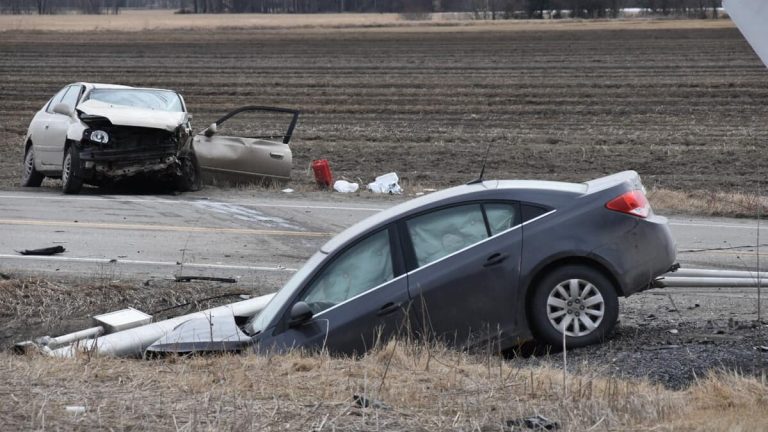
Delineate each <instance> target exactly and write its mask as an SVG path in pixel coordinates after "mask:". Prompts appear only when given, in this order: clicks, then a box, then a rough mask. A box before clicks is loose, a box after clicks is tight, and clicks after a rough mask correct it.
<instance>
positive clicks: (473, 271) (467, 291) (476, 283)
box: [400, 202, 523, 347]
mask: <svg viewBox="0 0 768 432" xmlns="http://www.w3.org/2000/svg"><path fill="white" fill-rule="evenodd" d="M400 229H401V232H402V233H403V234H404V237H405V238H406V241H405V242H404V243H405V244H406V246H405V248H406V257H407V260H408V268H409V269H410V271H409V273H408V290H409V292H410V296H411V298H413V301H414V304H413V307H412V310H413V312H414V314H413V319H414V321H415V322H416V326H417V327H418V331H419V332H420V333H421V334H422V336H424V337H428V338H437V339H440V340H443V341H444V342H447V343H449V344H453V345H456V346H459V347H472V346H475V345H478V344H484V343H486V342H487V341H488V340H489V339H490V340H494V341H497V340H498V339H505V338H510V337H513V336H514V333H515V331H516V327H517V322H516V319H517V318H518V317H516V316H515V315H516V313H515V310H516V309H517V300H516V298H517V289H518V278H519V273H520V258H521V250H522V240H523V236H522V230H521V229H520V211H519V205H518V204H517V203H514V202H483V203H474V204H464V205H459V206H453V207H448V208H442V209H438V210H434V211H430V212H428V213H425V214H421V215H418V216H416V217H413V218H410V219H408V220H405V221H404V222H403V223H402V224H401V228H400Z"/></svg>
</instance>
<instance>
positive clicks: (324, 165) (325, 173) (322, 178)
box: [312, 159, 333, 187]
mask: <svg viewBox="0 0 768 432" xmlns="http://www.w3.org/2000/svg"><path fill="white" fill-rule="evenodd" d="M312 171H314V172H315V181H317V184H319V185H320V186H321V187H331V185H332V184H333V174H331V165H329V164H328V161H327V160H326V159H319V160H316V161H312Z"/></svg>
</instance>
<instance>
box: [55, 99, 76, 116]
mask: <svg viewBox="0 0 768 432" xmlns="http://www.w3.org/2000/svg"><path fill="white" fill-rule="evenodd" d="M53 112H55V113H56V114H62V115H65V116H72V107H70V106H69V105H67V104H65V103H63V102H61V103H57V104H56V105H55V106H54V107H53Z"/></svg>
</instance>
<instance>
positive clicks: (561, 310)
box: [547, 279, 605, 337]
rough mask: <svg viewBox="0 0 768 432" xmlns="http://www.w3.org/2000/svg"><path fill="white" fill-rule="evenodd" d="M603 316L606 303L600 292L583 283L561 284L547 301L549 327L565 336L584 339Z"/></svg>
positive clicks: (588, 283) (579, 281) (553, 290)
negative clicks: (582, 337) (550, 325)
mask: <svg viewBox="0 0 768 432" xmlns="http://www.w3.org/2000/svg"><path fill="white" fill-rule="evenodd" d="M604 315H605V300H604V299H603V296H602V294H600V291H598V289H597V288H596V287H595V286H594V285H592V284H591V283H590V282H588V281H585V280H582V279H568V280H565V281H563V282H560V283H559V284H557V286H555V288H554V289H552V291H551V292H550V293H549V297H547V317H548V318H549V322H550V324H552V326H553V327H555V328H556V329H557V330H558V331H559V332H560V333H565V334H566V335H567V336H571V337H579V336H586V335H588V334H590V333H592V332H593V331H595V330H596V329H597V328H598V327H599V326H600V323H601V322H602V321H603V316H604Z"/></svg>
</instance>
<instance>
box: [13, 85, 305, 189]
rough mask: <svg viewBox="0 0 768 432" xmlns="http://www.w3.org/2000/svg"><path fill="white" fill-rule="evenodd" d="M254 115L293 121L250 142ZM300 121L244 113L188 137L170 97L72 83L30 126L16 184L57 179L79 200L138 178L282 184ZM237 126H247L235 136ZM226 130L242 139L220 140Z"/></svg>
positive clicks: (179, 183) (175, 97)
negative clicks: (91, 189)
mask: <svg viewBox="0 0 768 432" xmlns="http://www.w3.org/2000/svg"><path fill="white" fill-rule="evenodd" d="M256 111H269V112H277V113H278V114H290V115H292V120H291V121H290V124H289V126H288V130H287V132H285V133H283V134H279V135H275V134H272V135H269V136H263V135H260V136H250V135H248V134H249V133H251V130H252V129H254V128H253V127H251V126H253V125H252V124H251V123H253V122H250V121H244V120H243V117H244V116H246V117H247V114H248V113H252V112H256ZM298 115H299V113H298V111H295V110H291V109H285V108H271V107H243V108H239V109H237V110H235V111H233V112H230V113H228V114H227V115H225V116H224V117H222V118H221V119H219V120H217V121H216V122H214V123H213V124H211V125H210V126H209V127H208V128H206V129H205V130H204V131H202V132H201V133H200V134H198V135H193V134H192V126H191V124H190V120H191V118H192V116H191V115H190V114H189V113H188V112H187V107H186V104H185V103H184V99H183V98H182V97H181V95H180V94H178V93H176V92H174V91H172V90H163V89H153V88H135V87H127V86H121V85H108V84H89V83H74V84H70V85H67V86H66V87H64V88H63V89H61V90H60V91H59V92H58V93H56V95H55V96H53V97H52V98H51V99H50V100H49V101H48V102H47V103H46V104H45V105H44V106H43V108H42V109H41V110H40V111H38V112H37V114H35V116H34V118H33V119H32V122H31V123H30V126H29V131H28V132H27V135H26V137H25V139H24V164H23V169H22V178H21V184H22V186H30V187H36V186H40V185H41V183H42V181H43V179H44V178H45V177H52V178H61V183H62V190H63V191H64V193H68V194H76V193H79V192H80V190H81V189H82V186H83V184H91V185H95V186H102V185H106V184H109V183H113V182H117V181H120V180H125V179H128V178H134V177H137V176H149V177H152V178H153V179H158V180H161V181H167V182H169V183H170V182H173V183H174V184H175V187H176V188H177V189H179V190H181V191H189V190H196V189H199V188H200V187H201V185H202V182H201V173H210V174H226V175H229V176H234V177H235V178H236V179H240V180H245V181H250V180H251V179H264V178H268V179H279V180H287V179H288V178H289V177H290V170H291V163H292V155H291V150H290V148H289V147H288V143H289V141H290V138H291V135H292V133H293V129H294V128H295V126H296V122H297V119H298ZM242 123H248V124H249V127H247V128H245V129H243V128H240V129H238V125H239V124H242ZM227 126H230V129H234V131H233V132H236V131H237V130H242V131H244V132H245V133H243V134H237V133H234V134H232V133H221V132H220V131H222V130H225V131H226V130H227ZM275 138H280V140H276V139H275Z"/></svg>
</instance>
